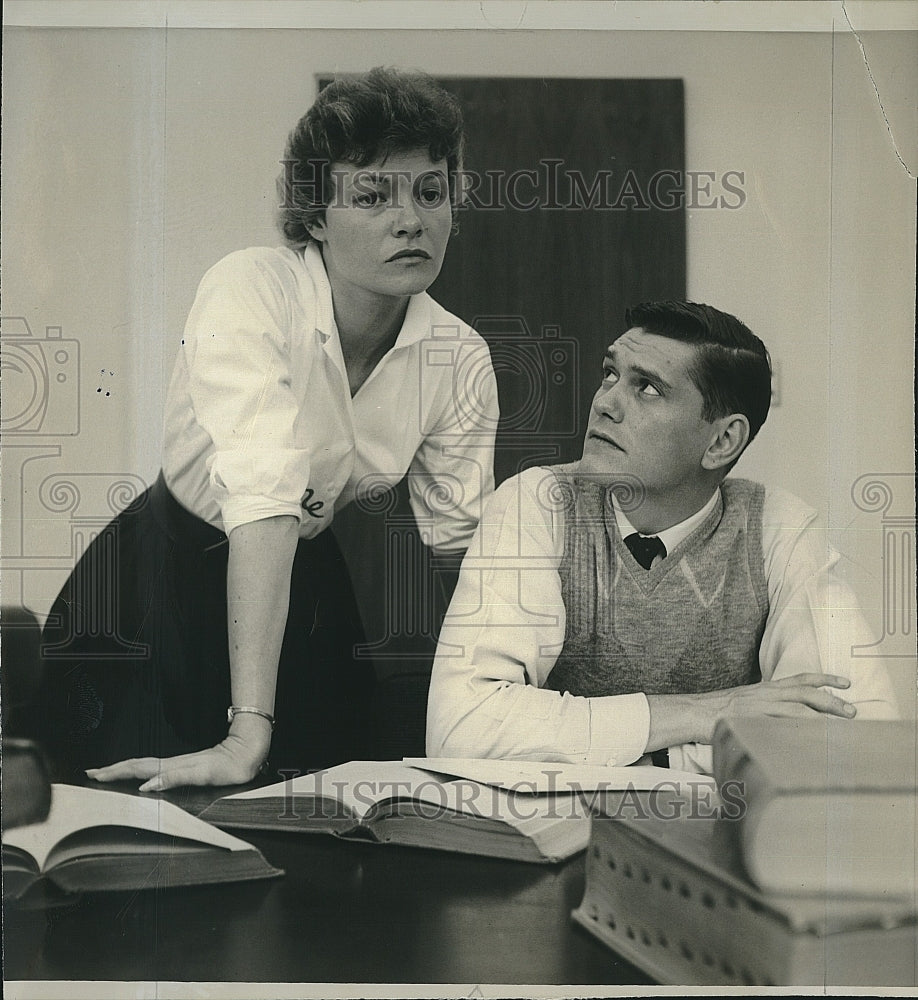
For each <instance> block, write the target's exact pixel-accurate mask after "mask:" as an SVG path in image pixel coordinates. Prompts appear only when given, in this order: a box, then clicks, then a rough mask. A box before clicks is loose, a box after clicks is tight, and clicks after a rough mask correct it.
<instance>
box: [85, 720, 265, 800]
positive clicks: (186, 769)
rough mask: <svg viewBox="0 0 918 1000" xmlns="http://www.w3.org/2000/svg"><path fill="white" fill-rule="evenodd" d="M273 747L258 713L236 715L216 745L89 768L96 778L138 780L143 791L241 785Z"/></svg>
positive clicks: (258, 767)
mask: <svg viewBox="0 0 918 1000" xmlns="http://www.w3.org/2000/svg"><path fill="white" fill-rule="evenodd" d="M270 746H271V730H270V727H269V726H268V725H267V724H266V723H265V722H264V720H261V719H259V717H258V716H251V715H249V716H248V717H247V718H242V717H240V716H236V718H235V719H233V724H232V726H231V727H230V732H229V734H228V735H227V737H226V739H224V740H222V741H221V742H220V743H218V744H217V745H216V746H215V747H210V748H209V749H207V750H198V751H196V752H195V753H186V754H181V755H180V756H178V757H135V758H132V759H131V760H122V761H119V762H118V763H117V764H110V765H109V766H108V767H95V768H90V769H89V770H88V771H87V772H86V776H87V777H88V778H91V779H92V780H93V781H103V782H104V781H130V780H139V781H142V782H143V784H142V785H141V786H140V791H142V792H164V791H166V790H167V789H169V788H178V787H180V786H182V785H242V784H245V783H246V782H247V781H251V780H252V779H253V778H254V777H255V776H256V775H257V774H258V772H259V770H260V769H261V766H262V764H264V762H265V759H266V758H267V756H268V750H269V749H270Z"/></svg>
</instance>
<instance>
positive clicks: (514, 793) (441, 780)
mask: <svg viewBox="0 0 918 1000" xmlns="http://www.w3.org/2000/svg"><path fill="white" fill-rule="evenodd" d="M542 770H547V771H548V772H551V773H550V775H549V778H548V780H547V781H546V780H545V777H544V776H542V777H541V778H539V780H536V778H537V777H538V775H539V774H540V773H541V771H542ZM579 770H580V769H578V768H577V767H571V766H570V765H564V764H528V763H525V762H524V763H523V765H522V770H521V765H520V764H519V762H512V761H484V762H482V761H458V760H454V759H449V760H446V759H443V760H439V759H437V760H434V759H426V758H416V759H413V761H412V765H409V764H407V763H404V762H402V761H351V762H350V763H348V764H341V765H340V766H338V767H333V768H329V769H328V770H326V771H319V772H318V773H316V774H308V775H300V776H297V777H294V778H291V779H290V780H288V781H282V782H279V783H277V784H274V785H269V786H267V787H265V788H258V789H255V790H253V791H246V792H239V793H237V794H235V795H229V796H226V797H225V798H222V799H218V800H217V801H216V802H215V803H213V805H211V806H209V807H208V808H207V809H205V810H204V812H203V813H201V815H202V817H203V818H205V819H207V820H208V821H209V822H211V823H216V824H217V825H218V826H229V827H240V828H242V829H260V830H292V831H304V832H316V833H332V834H336V835H337V836H339V837H348V838H360V839H365V840H371V841H375V842H378V843H384V844H403V845H411V846H416V847H430V848H435V849H437V850H446V851H459V852H462V853H467V854H484V855H490V856H492V857H499V858H510V859H513V860H519V861H534V862H548V861H560V860H562V859H563V858H567V857H570V856H571V855H572V854H575V853H577V852H578V851H581V850H583V849H584V848H585V847H586V843H587V840H588V838H589V831H590V820H589V809H588V796H587V795H584V792H586V791H588V790H589V789H591V788H592V789H595V788H597V787H600V788H601V787H621V786H620V785H618V784H609V782H613V780H615V779H613V776H612V772H613V771H615V772H618V771H627V770H628V769H627V768H610V769H605V774H604V775H597V773H592V772H598V770H599V769H596V768H589V769H584V771H585V772H590V773H584V774H581V775H579V776H578V772H579ZM636 770H638V769H636ZM639 770H640V771H642V772H645V771H650V770H654V771H655V772H656V775H655V777H656V780H657V781H661V780H668V779H669V772H668V771H667V770H665V769H648V768H641V769H639ZM456 771H458V773H459V775H464V774H466V773H475V775H476V777H478V776H480V779H481V780H479V781H474V780H471V779H469V778H467V777H456V776H455V773H456ZM562 775H563V776H562ZM501 776H502V777H501ZM578 777H582V778H584V779H585V780H578ZM603 777H604V778H605V783H603V781H602V778H603ZM636 777H637V776H636ZM640 777H642V778H643V782H645V783H646V782H649V781H651V776H650V775H649V774H643V775H641V776H640ZM695 777H698V779H699V780H700V781H709V780H710V779H705V778H702V777H701V776H695ZM617 780H619V781H620V780H621V776H620V775H619V776H617ZM597 782H599V783H598V784H597ZM500 786H502V787H500ZM646 787H652V785H647V786H646ZM540 791H542V792H543V793H542V794H539V792H540ZM545 792H547V793H545Z"/></svg>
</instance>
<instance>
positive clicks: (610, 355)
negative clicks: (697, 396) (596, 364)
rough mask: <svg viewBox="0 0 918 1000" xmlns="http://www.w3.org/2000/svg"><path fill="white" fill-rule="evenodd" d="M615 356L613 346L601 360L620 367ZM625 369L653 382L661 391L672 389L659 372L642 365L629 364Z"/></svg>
mask: <svg viewBox="0 0 918 1000" xmlns="http://www.w3.org/2000/svg"><path fill="white" fill-rule="evenodd" d="M616 355H617V352H616V350H615V345H614V344H613V345H612V346H611V347H609V348H608V349H607V350H606V356H605V358H604V359H603V360H604V361H611V362H612V364H614V365H616V366H618V367H621V366H620V364H619V361H618V358H617V356H616ZM626 367H627V368H628V370H629V371H631V372H633V373H634V374H635V375H638V376H640V377H641V378H645V379H647V381H648V382H653V383H655V384H656V385H659V386H660V387H661V388H663V389H672V384H671V383H670V382H669V381H668V380H667V379H665V378H663V376H662V375H661V374H660V373H659V372H655V371H653V370H652V369H650V368H645V367H644V366H643V365H632V364H629V365H626Z"/></svg>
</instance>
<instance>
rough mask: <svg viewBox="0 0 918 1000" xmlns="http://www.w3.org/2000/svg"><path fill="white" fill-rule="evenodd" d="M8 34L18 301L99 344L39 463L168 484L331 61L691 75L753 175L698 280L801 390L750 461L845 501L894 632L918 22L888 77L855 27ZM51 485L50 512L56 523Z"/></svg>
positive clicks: (707, 128)
mask: <svg viewBox="0 0 918 1000" xmlns="http://www.w3.org/2000/svg"><path fill="white" fill-rule="evenodd" d="M5 43H6V44H5V52H4V61H3V76H4V81H3V82H4V89H3V94H4V107H3V139H4V142H3V179H4V185H3V230H4V232H3V236H4V241H3V275H2V278H3V313H4V315H11V314H12V315H16V314H21V315H24V316H26V317H27V318H28V319H29V321H30V323H31V324H32V325H33V328H35V329H37V330H39V331H40V330H43V328H44V326H45V325H60V326H62V327H63V331H64V336H65V337H75V338H78V339H79V340H80V343H81V346H82V363H81V375H82V400H81V401H82V415H81V416H82V423H81V428H80V434H79V435H78V436H76V437H74V438H69V439H66V438H65V439H56V441H57V443H59V444H60V445H61V456H60V458H57V459H55V458H49V459H44V460H42V461H43V465H42V468H43V469H46V470H50V469H55V470H61V469H63V470H76V469H79V470H91V471H98V472H100V473H113V472H130V473H134V474H138V475H140V476H142V477H143V478H144V479H146V480H149V479H151V478H152V477H153V476H154V475H155V473H156V469H157V465H158V458H157V456H158V451H159V443H160V416H161V407H162V399H163V393H164V386H165V384H166V383H167V381H168V375H169V371H170V369H171V364H172V358H173V355H174V350H175V347H176V346H177V343H178V340H179V339H180V337H181V332H182V324H183V321H184V316H185V314H186V312H187V310H188V307H189V305H190V303H191V300H192V297H193V294H194V290H195V287H196V285H197V282H198V281H199V279H200V277H201V275H202V274H203V272H204V271H205V270H206V269H207V267H209V266H210V264H212V263H213V262H214V261H216V260H217V259H218V258H219V257H220V256H222V255H223V254H224V253H226V252H228V251H230V250H233V249H236V248H238V247H241V246H246V245H252V244H262V243H268V244H275V243H277V242H279V239H278V236H277V235H276V232H275V229H274V225H273V211H274V204H275V194H274V178H275V175H276V173H277V172H278V160H279V158H280V156H281V151H282V148H283V143H284V140H285V137H286V134H287V131H288V129H289V128H290V127H291V126H292V125H293V123H294V122H295V120H296V119H297V118H298V117H299V115H300V114H301V113H302V112H303V111H304V110H305V108H306V107H307V106H308V105H309V103H310V102H311V100H312V99H313V97H314V96H315V75H316V74H317V73H320V72H321V73H325V72H330V73H335V72H352V71H359V70H363V69H366V68H368V67H370V66H373V65H378V64H389V65H397V66H401V67H417V68H421V69H425V70H428V71H430V72H433V73H438V74H444V75H462V74H469V75H541V76H549V77H551V76H571V77H577V76H579V77H601V76H618V77H657V76H660V77H682V78H683V79H684V80H685V92H686V132H687V158H688V164H687V165H688V168H689V169H690V170H711V171H715V172H716V173H717V174H718V175H720V174H722V173H723V172H724V171H726V170H741V171H744V172H745V190H746V203H745V205H744V206H743V207H742V208H741V209H739V210H735V211H729V210H722V209H716V210H715V209H697V210H694V211H691V212H690V213H689V217H688V275H689V279H688V288H689V294H690V296H691V297H693V298H696V299H699V300H702V301H707V302H710V303H712V304H714V305H717V306H719V307H721V308H724V309H727V310H729V311H731V312H735V313H736V314H737V315H739V316H740V317H741V318H742V319H744V320H745V321H746V322H747V323H748V324H749V325H750V326H751V327H752V328H753V329H754V330H756V331H757V332H758V333H760V335H761V336H762V337H763V339H764V340H765V341H766V343H767V344H768V345H769V347H770V348H771V350H772V353H773V355H774V357H775V359H776V360H777V363H778V374H779V391H780V405H779V406H778V408H777V409H776V410H775V411H774V412H773V415H772V417H771V419H770V420H769V423H768V425H766V429H765V430H764V431H763V434H762V437H761V439H760V440H759V441H757V442H756V443H755V445H754V448H753V450H752V451H751V452H750V453H749V455H748V456H747V457H746V458H744V460H743V464H742V465H741V466H740V470H738V471H742V472H744V473H745V474H746V475H750V476H754V477H759V478H764V479H766V480H767V481H769V482H771V483H775V484H777V485H781V486H784V487H787V488H789V489H792V490H794V491H795V492H797V493H798V494H800V495H801V496H803V497H804V498H805V499H807V500H808V501H810V502H811V503H813V504H814V505H816V506H817V507H819V508H822V509H824V510H825V511H827V514H828V518H829V523H830V526H831V528H832V529H833V537H834V538H835V541H836V544H837V545H838V546H839V548H840V549H841V551H842V552H843V554H844V556H845V558H846V560H847V561H848V562H849V563H850V566H851V569H852V572H853V575H854V578H855V582H856V584H857V585H858V586H859V587H860V589H861V592H862V593H863V594H864V598H865V603H866V605H867V606H868V608H869V609H870V613H871V614H872V615H873V616H874V620H875V622H876V624H877V625H879V613H880V611H879V609H880V602H881V593H882V588H881V580H882V567H881V551H880V547H879V538H880V518H879V515H878V514H876V513H873V514H869V513H865V512H862V511H859V510H858V509H857V508H856V507H855V506H854V504H853V502H852V499H851V495H850V491H851V486H852V483H853V482H854V481H855V480H856V479H857V478H858V476H860V475H862V474H864V473H869V472H899V473H903V472H908V471H910V470H911V469H912V468H913V430H912V429H913V410H912V384H913V365H912V359H913V354H912V337H913V331H914V245H915V201H914V196H915V183H914V173H915V169H916V162H918V156H916V134H918V128H916V113H915V107H914V103H913V101H911V100H910V97H911V95H913V94H914V93H915V92H916V91H918V81H916V75H918V71H916V60H915V58H914V51H915V45H916V36H915V34H914V33H904V32H898V33H886V34H870V35H867V36H864V44H865V52H866V55H867V62H868V63H869V72H868V66H867V65H865V61H864V58H863V56H862V53H861V51H860V48H859V46H858V44H857V41H856V39H855V38H854V37H853V36H851V35H850V34H844V33H837V34H835V35H830V34H826V33H821V34H818V33H811V34H793V33H780V34H765V33H750V34H742V33H724V32H720V33H701V32H688V33H675V32H656V31H654V32H640V33H636V32H619V33H615V32H591V33H583V32H565V31H557V32H549V33H544V32H496V31H495V32H434V31H411V32H407V31H403V32H396V31H374V32H372V33H370V32H362V31H288V30H271V31H258V30H251V31H245V32H243V31H233V30H230V31H219V30H204V29H200V30H171V31H169V32H168V33H167V32H165V31H163V30H159V29H144V30H128V29H117V30H115V29H109V30H96V29H78V30H73V29H69V30H54V29H11V30H8V31H7V33H6V37H5ZM875 86H876V88H877V89H876V90H875ZM877 90H878V91H879V100H878V94H877ZM881 104H882V109H881V106H880V105H881ZM884 114H885V117H884ZM887 119H888V121H889V128H887ZM900 157H901V159H902V160H904V161H905V162H904V164H903V162H901V161H900ZM908 171H911V175H912V176H909V173H908ZM459 238H461V236H460V237H459ZM613 266H614V262H613ZM584 294H589V289H584ZM616 321H617V318H611V322H613V323H614V322H616ZM102 370H105V371H106V372H108V371H113V372H115V374H114V375H111V376H109V375H101V374H100V372H101V371H102ZM97 388H103V389H105V390H109V391H110V392H111V395H110V396H108V397H106V396H105V395H104V392H103V393H98V392H96V389H97ZM25 443H28V442H25ZM10 454H12V452H10ZM5 466H6V468H7V469H9V468H11V463H10V460H9V459H7V460H6V462H5ZM36 469H38V465H37V464H34V465H33V466H32V472H33V473H35V470H36ZM27 478H28V477H27ZM4 479H5V482H4V506H5V513H7V514H9V513H10V512H11V511H12V512H15V509H16V498H15V497H14V498H13V499H12V500H11V498H10V494H11V492H12V491H14V490H15V489H16V488H17V487H18V484H17V483H13V482H10V481H9V480H8V477H6V476H5V477H4ZM901 489H902V487H900V492H901ZM30 503H34V500H33V498H31V497H27V499H26V508H27V510H26V517H27V518H29V519H31V520H30V521H29V526H30V527H29V530H30V531H31V530H32V529H33V528H35V527H36V526H37V527H40V526H41V525H42V524H46V525H47V526H48V527H49V528H54V529H55V530H56V529H57V528H59V524H57V521H59V520H60V519H59V518H58V519H57V521H55V519H54V518H53V516H51V515H50V514H49V513H48V512H47V511H46V510H45V509H44V508H41V507H40V506H39V507H38V508H36V507H34V505H33V507H31V508H30V507H29V504H30ZM905 507H906V509H911V510H912V511H913V510H914V507H913V506H912V505H911V504H910V503H906V504H905ZM52 534H53V532H52ZM912 536H914V531H912ZM6 544H7V548H6V551H7V552H8V551H9V543H8V540H7V543H6ZM51 562H52V561H49V560H46V561H45V564H46V565H48V566H49V569H48V571H47V572H44V573H37V572H36V573H31V574H27V575H26V577H25V578H24V581H25V582H24V587H23V594H22V596H23V598H24V599H26V600H27V601H28V603H30V604H32V606H33V607H35V608H36V609H37V610H39V611H41V610H45V608H46V607H47V603H49V602H50V598H51V596H52V594H53V591H54V588H55V586H56V585H57V582H59V580H60V577H61V575H62V574H63V572H64V570H63V568H61V567H60V566H58V567H54V566H51ZM17 565H18V564H17ZM36 565H38V562H36ZM5 577H6V583H5V586H6V594H7V595H10V593H11V591H10V587H15V586H16V585H17V579H18V577H16V575H15V574H12V575H10V574H5ZM913 606H914V605H913Z"/></svg>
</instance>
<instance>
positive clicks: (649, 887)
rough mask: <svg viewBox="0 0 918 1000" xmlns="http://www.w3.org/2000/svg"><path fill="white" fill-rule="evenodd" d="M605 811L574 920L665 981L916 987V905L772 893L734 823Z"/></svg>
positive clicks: (598, 819)
mask: <svg viewBox="0 0 918 1000" xmlns="http://www.w3.org/2000/svg"><path fill="white" fill-rule="evenodd" d="M607 798H608V799H612V798H613V796H611V795H610V796H607ZM600 808H601V809H602V808H603V805H602V803H600ZM605 812H607V813H609V814H608V815H603V814H597V815H594V818H593V827H592V835H591V839H590V844H589V847H588V850H587V863H586V887H585V891H584V896H583V901H582V903H581V904H580V906H579V907H578V908H577V909H576V910H575V911H574V913H573V917H574V919H575V920H576V921H577V922H578V923H579V924H581V925H582V926H583V927H585V928H586V929H587V930H588V931H589V932H590V933H591V934H593V935H595V936H596V937H597V938H599V939H600V940H601V941H603V942H605V943H606V944H607V945H609V947H610V948H612V949H613V950H614V951H615V952H617V953H618V954H619V955H621V956H622V957H624V958H626V959H627V960H628V961H630V962H632V963H633V964H635V965H637V966H638V967H640V968H641V969H643V970H644V971H645V972H647V973H649V974H650V975H651V976H653V977H654V978H655V979H657V980H658V981H659V982H661V983H664V984H667V985H682V986H798V987H804V986H807V987H822V988H825V986H827V985H832V986H867V985H870V986H915V985H916V983H918V972H916V964H918V957H916V955H918V923H916V919H918V915H916V908H915V905H914V903H913V902H909V901H907V900H903V899H894V900H889V899H882V898H873V899H848V900H845V899H836V898H831V897H825V896H822V897H820V896H816V895H813V896H806V897H793V896H790V897H788V896H774V895H770V894H766V893H763V892H761V891H760V890H758V889H757V888H756V887H755V886H754V885H753V884H752V883H751V882H750V881H749V880H748V878H747V877H746V875H745V873H744V871H743V868H742V865H741V864H740V861H739V858H738V855H737V852H736V843H735V841H734V839H733V837H732V836H731V830H730V827H731V826H732V825H733V824H734V822H735V821H733V820H728V819H724V818H711V817H710V816H704V815H697V810H695V813H696V814H694V815H693V814H692V810H691V809H683V810H681V812H679V811H676V810H673V809H672V808H670V807H669V806H668V807H667V809H666V810H664V811H663V814H664V815H670V816H679V818H672V819H665V818H659V815H654V814H653V812H652V811H648V813H647V814H644V815H641V816H637V817H636V816H634V815H633V813H631V814H627V813H623V811H622V810H619V811H618V813H615V812H614V811H611V810H609V809H608V808H605ZM613 817H614V818H613Z"/></svg>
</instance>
